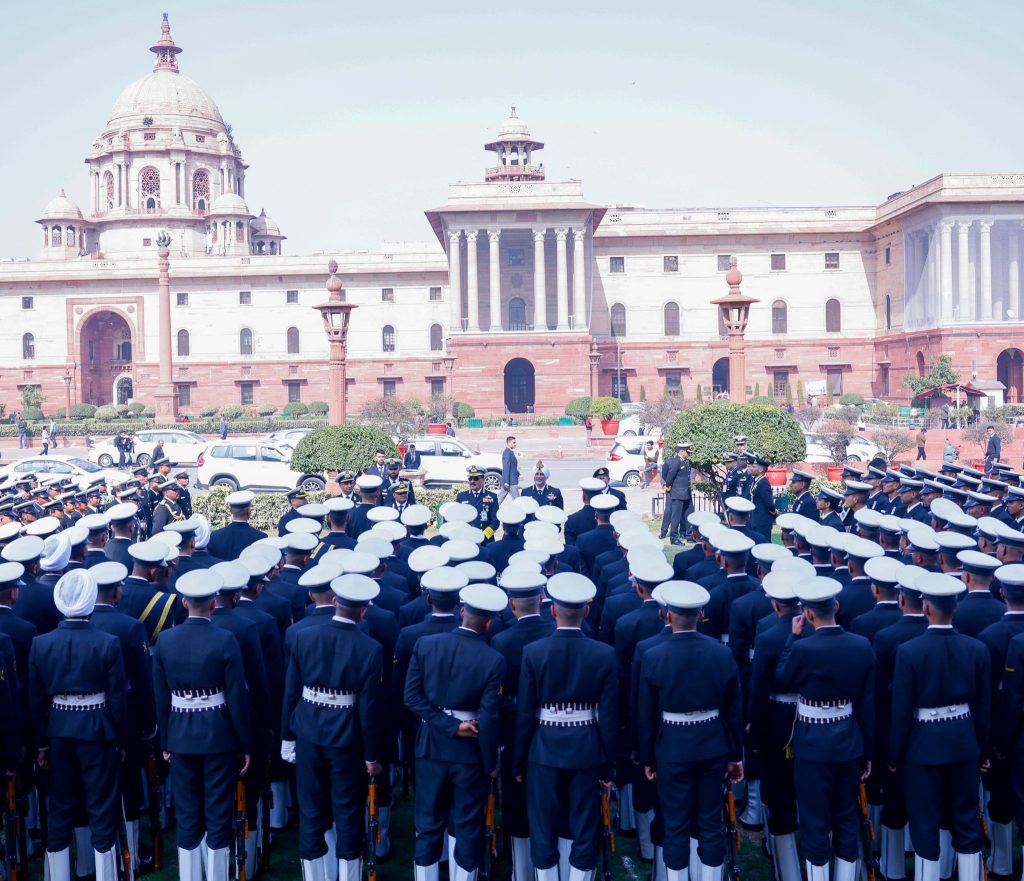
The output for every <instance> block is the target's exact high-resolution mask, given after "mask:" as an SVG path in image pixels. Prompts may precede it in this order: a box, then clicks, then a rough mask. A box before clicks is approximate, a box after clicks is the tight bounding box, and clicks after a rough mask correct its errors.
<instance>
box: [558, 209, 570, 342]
mask: <svg viewBox="0 0 1024 881" xmlns="http://www.w3.org/2000/svg"><path fill="white" fill-rule="evenodd" d="M568 239H569V230H567V229H556V230H555V279H556V282H557V287H556V290H557V291H558V329H559V330H568V329H569V269H568V264H567V263H566V254H565V248H566V244H567V242H568Z"/></svg>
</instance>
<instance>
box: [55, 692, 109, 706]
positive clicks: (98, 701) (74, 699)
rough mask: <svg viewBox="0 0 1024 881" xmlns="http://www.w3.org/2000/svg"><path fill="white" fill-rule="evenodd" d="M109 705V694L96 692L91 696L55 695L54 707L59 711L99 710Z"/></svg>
mask: <svg viewBox="0 0 1024 881" xmlns="http://www.w3.org/2000/svg"><path fill="white" fill-rule="evenodd" d="M106 705H107V693H106V692H105V691H94V692H92V693H91V694H55V695H54V696H53V706H54V708H55V709H58V710H98V709H99V708H100V707H105V706H106Z"/></svg>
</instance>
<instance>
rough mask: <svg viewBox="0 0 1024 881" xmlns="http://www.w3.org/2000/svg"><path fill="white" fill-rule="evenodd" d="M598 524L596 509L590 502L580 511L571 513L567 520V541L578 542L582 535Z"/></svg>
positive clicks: (572, 543) (568, 542) (569, 542)
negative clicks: (595, 514)
mask: <svg viewBox="0 0 1024 881" xmlns="http://www.w3.org/2000/svg"><path fill="white" fill-rule="evenodd" d="M596 526H597V520H596V519H595V517H594V509H593V508H591V507H590V505H589V504H586V505H584V506H583V507H582V508H580V509H579V510H578V511H575V512H573V513H572V514H570V515H569V519H568V520H566V521H565V543H566V544H571V545H574V544H576V543H577V541H578V540H579V537H580V536H581V535H585V534H586V533H588V532H590V530H591V529H593V528H594V527H596Z"/></svg>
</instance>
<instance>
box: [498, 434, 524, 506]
mask: <svg viewBox="0 0 1024 881" xmlns="http://www.w3.org/2000/svg"><path fill="white" fill-rule="evenodd" d="M518 498H519V459H518V458H517V456H516V439H515V437H513V436H512V435H509V436H508V437H507V438H505V449H504V450H502V451H501V494H500V495H499V496H498V504H501V503H502V502H503V501H505V499H518Z"/></svg>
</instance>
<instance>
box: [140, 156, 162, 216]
mask: <svg viewBox="0 0 1024 881" xmlns="http://www.w3.org/2000/svg"><path fill="white" fill-rule="evenodd" d="M139 192H140V193H141V194H142V205H143V207H144V208H148V209H150V210H152V209H155V208H157V207H158V206H159V205H160V172H159V171H157V170H156V169H155V168H153V166H152V165H147V166H146V167H145V168H143V169H142V171H140V172H139Z"/></svg>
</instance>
